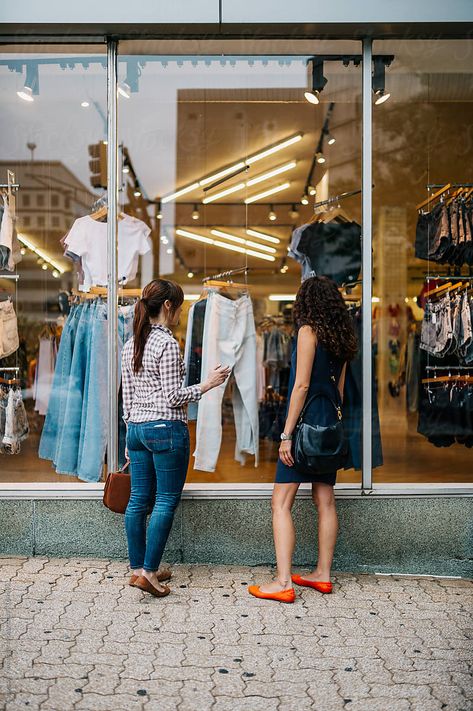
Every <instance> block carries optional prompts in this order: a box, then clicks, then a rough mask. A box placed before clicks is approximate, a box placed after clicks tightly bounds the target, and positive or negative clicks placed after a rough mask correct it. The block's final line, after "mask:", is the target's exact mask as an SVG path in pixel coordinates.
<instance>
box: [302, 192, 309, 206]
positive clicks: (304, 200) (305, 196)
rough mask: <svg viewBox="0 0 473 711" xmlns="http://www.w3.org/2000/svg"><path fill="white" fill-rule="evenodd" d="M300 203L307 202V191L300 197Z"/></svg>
mask: <svg viewBox="0 0 473 711" xmlns="http://www.w3.org/2000/svg"><path fill="white" fill-rule="evenodd" d="M301 203H302V205H308V204H309V198H308V197H307V193H304V195H303V196H302V197H301Z"/></svg>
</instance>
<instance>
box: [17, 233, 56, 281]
mask: <svg viewBox="0 0 473 711" xmlns="http://www.w3.org/2000/svg"><path fill="white" fill-rule="evenodd" d="M18 239H19V241H20V242H21V244H23V245H24V246H25V247H27V248H28V249H30V250H31V251H32V252H34V253H35V254H36V255H37V256H38V257H39V258H40V259H42V260H44V261H45V262H47V263H48V264H50V265H51V266H52V267H53V268H54V269H56V270H57V271H58V272H59V274H64V272H65V271H66V270H65V269H64V267H62V266H61V265H60V264H59V263H58V262H56V261H55V260H54V259H51V258H50V257H48V256H47V255H46V254H45V253H44V252H43V250H42V249H39V247H37V246H36V245H35V244H34V243H33V242H31V241H30V240H29V239H28V238H27V237H25V236H24V235H21V234H19V235H18Z"/></svg>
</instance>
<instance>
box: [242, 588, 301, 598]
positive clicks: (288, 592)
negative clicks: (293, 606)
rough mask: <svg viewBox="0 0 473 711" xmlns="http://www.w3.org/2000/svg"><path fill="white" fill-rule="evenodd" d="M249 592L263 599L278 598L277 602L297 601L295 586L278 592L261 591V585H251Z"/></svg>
mask: <svg viewBox="0 0 473 711" xmlns="http://www.w3.org/2000/svg"><path fill="white" fill-rule="evenodd" d="M248 592H249V593H250V595H253V597H259V598H261V600H276V602H295V599H296V593H295V591H294V588H288V589H287V590H281V592H276V593H265V592H261V590H260V588H259V585H250V586H249V588H248Z"/></svg>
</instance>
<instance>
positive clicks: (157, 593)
mask: <svg viewBox="0 0 473 711" xmlns="http://www.w3.org/2000/svg"><path fill="white" fill-rule="evenodd" d="M134 587H135V588H139V589H140V590H143V591H144V592H147V593H150V594H151V595H153V596H154V597H166V595H169V593H170V592H171V589H170V588H168V586H167V585H163V588H164V590H163V591H162V592H161V590H158V588H155V587H154V585H153V584H152V583H150V582H149V580H148V578H145V577H144V575H140V576H139V577H138V578H137V580H136V581H135V585H134Z"/></svg>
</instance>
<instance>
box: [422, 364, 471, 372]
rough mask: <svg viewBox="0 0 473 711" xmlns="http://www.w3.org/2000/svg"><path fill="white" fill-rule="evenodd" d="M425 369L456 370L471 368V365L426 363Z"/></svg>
mask: <svg viewBox="0 0 473 711" xmlns="http://www.w3.org/2000/svg"><path fill="white" fill-rule="evenodd" d="M425 369H426V370H449V371H450V372H454V371H457V370H473V365H426V366H425Z"/></svg>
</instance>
